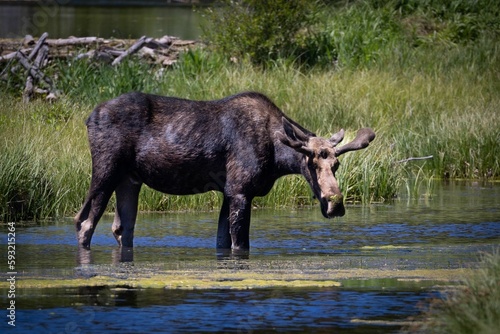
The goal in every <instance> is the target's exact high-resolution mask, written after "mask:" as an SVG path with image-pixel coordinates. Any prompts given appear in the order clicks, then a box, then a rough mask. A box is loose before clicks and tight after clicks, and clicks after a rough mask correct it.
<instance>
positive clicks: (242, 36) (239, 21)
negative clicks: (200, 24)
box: [204, 0, 317, 64]
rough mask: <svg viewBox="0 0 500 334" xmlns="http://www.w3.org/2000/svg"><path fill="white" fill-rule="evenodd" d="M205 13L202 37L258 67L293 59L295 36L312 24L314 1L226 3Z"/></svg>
mask: <svg viewBox="0 0 500 334" xmlns="http://www.w3.org/2000/svg"><path fill="white" fill-rule="evenodd" d="M221 2H222V4H221V5H220V6H218V7H213V8H210V9H209V10H208V11H207V15H208V16H209V19H210V20H209V26H206V27H204V33H205V38H206V39H207V40H208V41H209V42H210V43H211V44H213V45H214V46H215V48H216V49H217V50H219V51H220V52H221V53H222V54H226V55H230V56H233V57H237V58H239V59H243V58H246V57H249V58H250V60H251V61H252V62H254V63H257V64H266V63H268V62H272V61H275V60H277V59H279V58H289V57H292V56H293V55H294V54H295V53H296V52H295V51H296V48H297V37H298V35H300V34H302V33H304V31H303V29H306V28H308V27H309V26H310V25H311V24H312V22H313V21H314V15H315V13H316V11H317V3H316V1H310V0H265V1H261V0H226V1H221Z"/></svg>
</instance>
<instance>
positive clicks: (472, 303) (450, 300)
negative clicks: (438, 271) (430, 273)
mask: <svg viewBox="0 0 500 334" xmlns="http://www.w3.org/2000/svg"><path fill="white" fill-rule="evenodd" d="M499 282H500V253H499V252H498V250H496V251H494V252H492V253H489V254H488V253H487V254H483V256H482V259H481V268H480V269H478V270H477V271H476V272H475V273H474V274H473V275H472V276H471V277H470V278H468V279H466V280H464V282H463V286H461V287H458V288H457V289H453V290H450V291H448V292H446V293H445V295H444V298H443V299H436V300H433V301H432V302H431V304H430V306H429V309H428V310H427V311H426V312H425V313H424V315H423V316H424V319H423V322H416V323H415V325H414V326H412V327H410V328H408V329H407V331H408V332H410V333H436V334H437V333H457V334H461V333H479V334H490V333H491V334H492V333H497V332H498V328H500V285H499V284H498V283H499Z"/></svg>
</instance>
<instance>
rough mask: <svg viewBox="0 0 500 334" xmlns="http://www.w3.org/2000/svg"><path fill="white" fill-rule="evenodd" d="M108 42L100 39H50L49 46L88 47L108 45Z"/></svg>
mask: <svg viewBox="0 0 500 334" xmlns="http://www.w3.org/2000/svg"><path fill="white" fill-rule="evenodd" d="M108 42H109V41H108V40H105V39H104V38H98V37H70V38H64V39H63V38H59V39H48V40H47V44H48V45H49V46H68V45H88V44H97V43H108Z"/></svg>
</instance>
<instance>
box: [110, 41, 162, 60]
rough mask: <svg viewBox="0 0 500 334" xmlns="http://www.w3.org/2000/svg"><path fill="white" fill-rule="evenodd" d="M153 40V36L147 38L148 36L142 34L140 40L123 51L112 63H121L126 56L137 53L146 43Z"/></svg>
mask: <svg viewBox="0 0 500 334" xmlns="http://www.w3.org/2000/svg"><path fill="white" fill-rule="evenodd" d="M151 40H152V39H151V38H147V37H146V36H142V37H141V38H139V40H138V41H137V42H135V43H134V45H132V46H131V47H130V48H128V49H127V50H126V51H125V52H123V53H122V54H121V55H119V56H118V57H117V58H116V59H115V60H113V62H112V63H111V65H113V66H115V65H118V64H119V63H121V61H122V60H123V59H124V58H125V57H127V56H129V55H131V54H134V53H136V52H137V51H139V50H140V49H141V48H142V47H143V46H144V44H146V43H149V42H150V41H151Z"/></svg>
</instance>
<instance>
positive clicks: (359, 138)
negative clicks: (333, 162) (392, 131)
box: [335, 128, 375, 157]
mask: <svg viewBox="0 0 500 334" xmlns="http://www.w3.org/2000/svg"><path fill="white" fill-rule="evenodd" d="M373 139H375V132H373V130H372V129H370V128H362V129H359V130H358V133H357V134H356V138H354V140H353V141H351V142H350V143H347V144H345V145H344V146H342V147H339V148H336V151H335V155H336V156H337V157H338V156H339V155H342V154H344V153H346V152H350V151H356V150H361V149H363V148H365V147H367V146H368V144H370V142H371V141H372V140H373Z"/></svg>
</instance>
